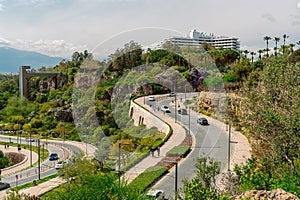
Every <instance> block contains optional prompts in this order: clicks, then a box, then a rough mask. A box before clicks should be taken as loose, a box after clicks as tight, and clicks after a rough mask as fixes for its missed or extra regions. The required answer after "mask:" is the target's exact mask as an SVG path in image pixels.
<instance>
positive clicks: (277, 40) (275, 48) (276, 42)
mask: <svg viewBox="0 0 300 200" xmlns="http://www.w3.org/2000/svg"><path fill="white" fill-rule="evenodd" d="M279 40H280V38H279V37H274V41H275V47H274V50H275V56H277V49H278V48H277V45H278V42H279Z"/></svg>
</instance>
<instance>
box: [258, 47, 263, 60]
mask: <svg viewBox="0 0 300 200" xmlns="http://www.w3.org/2000/svg"><path fill="white" fill-rule="evenodd" d="M257 52H258V58H259V59H260V60H261V54H262V53H263V52H264V50H262V49H259V50H258V51H257Z"/></svg>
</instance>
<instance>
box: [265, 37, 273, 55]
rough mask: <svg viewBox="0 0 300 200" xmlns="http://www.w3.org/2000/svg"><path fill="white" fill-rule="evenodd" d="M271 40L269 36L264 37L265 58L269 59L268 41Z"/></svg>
mask: <svg viewBox="0 0 300 200" xmlns="http://www.w3.org/2000/svg"><path fill="white" fill-rule="evenodd" d="M271 39H272V38H271V37H270V36H265V37H264V40H265V41H266V44H267V48H266V52H267V57H269V40H271Z"/></svg>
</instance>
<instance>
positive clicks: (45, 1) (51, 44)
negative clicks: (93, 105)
mask: <svg viewBox="0 0 300 200" xmlns="http://www.w3.org/2000/svg"><path fill="white" fill-rule="evenodd" d="M191 29H196V30H197V31H200V32H206V33H214V34H215V35H224V36H229V37H237V38H239V39H240V42H241V49H247V50H250V51H257V50H258V49H263V48H265V41H264V40H263V38H264V36H270V37H273V38H274V37H281V38H282V35H283V34H287V35H288V36H289V38H288V39H287V43H296V42H297V41H300V0H286V1H283V0H263V1H262V0H251V1H250V0H226V1H224V0H206V1H204V0H185V1H183V0H0V46H8V47H13V48H17V49H22V50H30V51H37V52H40V53H43V54H47V55H51V56H60V57H71V55H72V53H73V52H75V51H84V50H88V51H90V52H92V53H93V54H95V55H98V56H102V55H101V54H105V53H109V52H110V51H112V50H113V49H115V48H121V47H122V46H123V45H124V44H122V42H129V41H130V40H135V41H138V42H141V43H143V42H145V44H143V45H149V44H150V43H155V42H159V41H160V40H163V37H167V36H174V35H177V36H178V35H182V36H185V35H187V34H188V33H189V32H190V30H191ZM146 40H148V41H146ZM282 41H283V39H281V41H280V44H281V43H282ZM272 45H274V43H273V42H270V46H272Z"/></svg>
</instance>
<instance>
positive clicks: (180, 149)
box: [166, 146, 190, 158]
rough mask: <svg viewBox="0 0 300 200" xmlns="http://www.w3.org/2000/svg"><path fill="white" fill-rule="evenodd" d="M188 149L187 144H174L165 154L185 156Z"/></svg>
mask: <svg viewBox="0 0 300 200" xmlns="http://www.w3.org/2000/svg"><path fill="white" fill-rule="evenodd" d="M189 151H190V147H189V146H176V147H173V148H172V149H171V150H170V151H168V152H167V154H166V156H169V157H173V156H174V157H181V158H183V157H185V156H186V155H187V154H188V153H189Z"/></svg>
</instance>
